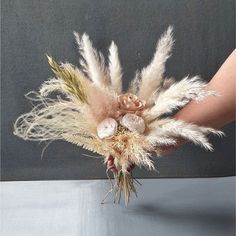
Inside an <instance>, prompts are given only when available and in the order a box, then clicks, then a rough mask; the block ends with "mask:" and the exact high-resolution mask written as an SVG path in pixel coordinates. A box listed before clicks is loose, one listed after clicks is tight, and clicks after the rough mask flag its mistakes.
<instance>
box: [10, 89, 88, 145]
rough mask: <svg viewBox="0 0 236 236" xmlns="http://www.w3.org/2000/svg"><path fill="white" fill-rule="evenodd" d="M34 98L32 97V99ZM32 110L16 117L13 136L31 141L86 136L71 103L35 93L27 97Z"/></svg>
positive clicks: (75, 106) (79, 112)
mask: <svg viewBox="0 0 236 236" xmlns="http://www.w3.org/2000/svg"><path fill="white" fill-rule="evenodd" d="M32 96H34V97H32ZM27 98H28V99H30V100H31V101H32V102H33V103H36V105H34V108H33V109H32V110H31V111H30V112H28V113H26V114H23V115H21V116H19V117H18V119H17V120H16V122H15V123H14V134H15V135H17V136H19V137H21V138H23V139H25V140H32V141H47V140H58V139H63V134H65V133H69V134H74V133H79V134H81V135H85V134H87V129H86V127H85V120H84V119H83V117H82V115H81V110H80V108H79V107H78V106H77V105H76V103H74V102H71V101H66V100H62V99H60V98H57V99H49V98H44V97H42V96H41V95H40V94H38V93H36V92H31V94H28V95H27Z"/></svg>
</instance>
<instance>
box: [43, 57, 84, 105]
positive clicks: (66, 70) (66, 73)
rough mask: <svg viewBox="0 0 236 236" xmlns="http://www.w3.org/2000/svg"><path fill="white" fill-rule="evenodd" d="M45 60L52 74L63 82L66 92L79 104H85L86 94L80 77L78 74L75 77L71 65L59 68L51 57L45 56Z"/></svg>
mask: <svg viewBox="0 0 236 236" xmlns="http://www.w3.org/2000/svg"><path fill="white" fill-rule="evenodd" d="M47 58H48V63H49V65H50V66H51V69H52V71H53V72H54V74H55V75H56V76H57V77H58V78H60V79H62V80H63V81H64V83H65V86H66V89H67V91H68V92H69V93H70V94H71V95H73V96H75V97H76V98H78V99H79V100H80V101H81V102H83V103H84V102H87V98H86V94H85V91H84V89H83V86H82V83H81V81H80V75H78V72H77V76H76V72H75V69H74V68H73V67H72V66H71V65H69V64H67V66H65V65H64V66H63V65H61V66H60V65H59V64H57V63H56V61H54V60H53V59H52V57H50V56H48V55H47Z"/></svg>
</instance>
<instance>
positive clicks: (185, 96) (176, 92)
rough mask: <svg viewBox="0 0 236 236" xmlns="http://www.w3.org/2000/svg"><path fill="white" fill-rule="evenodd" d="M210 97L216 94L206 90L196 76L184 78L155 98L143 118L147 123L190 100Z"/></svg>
mask: <svg viewBox="0 0 236 236" xmlns="http://www.w3.org/2000/svg"><path fill="white" fill-rule="evenodd" d="M210 95H217V93H216V92H215V91H212V90H208V89H207V85H206V83H205V82H203V81H201V79H200V78H199V77H198V76H195V77H193V78H191V79H189V78H188V77H186V78H184V79H182V80H181V81H180V82H176V83H174V84H173V85H172V86H170V88H169V89H167V90H165V91H164V92H162V93H161V94H160V95H159V96H158V97H157V99H156V101H155V105H154V106H153V107H152V108H151V109H149V110H147V111H146V112H145V114H144V116H145V117H146V119H147V120H148V121H152V120H154V119H156V118H157V117H160V116H161V115H163V114H166V113H171V112H172V111H174V110H176V109H178V108H182V107H183V106H185V105H186V104H187V103H188V102H189V101H191V100H196V101H200V100H202V99H204V98H205V97H206V96H210Z"/></svg>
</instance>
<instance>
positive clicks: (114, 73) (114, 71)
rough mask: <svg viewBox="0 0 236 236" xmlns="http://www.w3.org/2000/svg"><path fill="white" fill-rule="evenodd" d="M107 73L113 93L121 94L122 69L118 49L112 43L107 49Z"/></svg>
mask: <svg viewBox="0 0 236 236" xmlns="http://www.w3.org/2000/svg"><path fill="white" fill-rule="evenodd" d="M109 72H110V80H111V87H112V88H113V89H114V91H116V92H117V93H118V94H120V93H121V92H122V69H121V65H120V60H119V55H118V48H117V46H116V44H115V43H114V42H113V41H112V43H111V46H110V48H109Z"/></svg>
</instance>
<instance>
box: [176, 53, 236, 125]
mask: <svg viewBox="0 0 236 236" xmlns="http://www.w3.org/2000/svg"><path fill="white" fill-rule="evenodd" d="M235 81H236V50H234V51H233V52H232V53H231V55H230V56H229V57H228V58H227V60H226V61H225V62H224V64H223V65H222V66H221V68H220V69H219V70H218V72H217V73H216V74H215V76H214V77H213V78H212V80H211V81H210V82H209V83H208V88H209V89H211V90H214V91H216V92H217V93H219V94H220V96H209V97H207V98H205V99H204V100H203V101H200V102H195V101H192V102H190V103H189V104H188V105H187V106H185V107H184V108H183V109H182V110H180V111H179V112H178V113H177V114H176V115H175V118H176V119H180V120H183V121H186V122H189V123H194V124H197V125H201V126H208V127H213V128H221V127H223V126H224V125H226V124H228V123H230V122H231V121H233V120H235V91H236V88H235V85H236V83H235Z"/></svg>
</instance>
